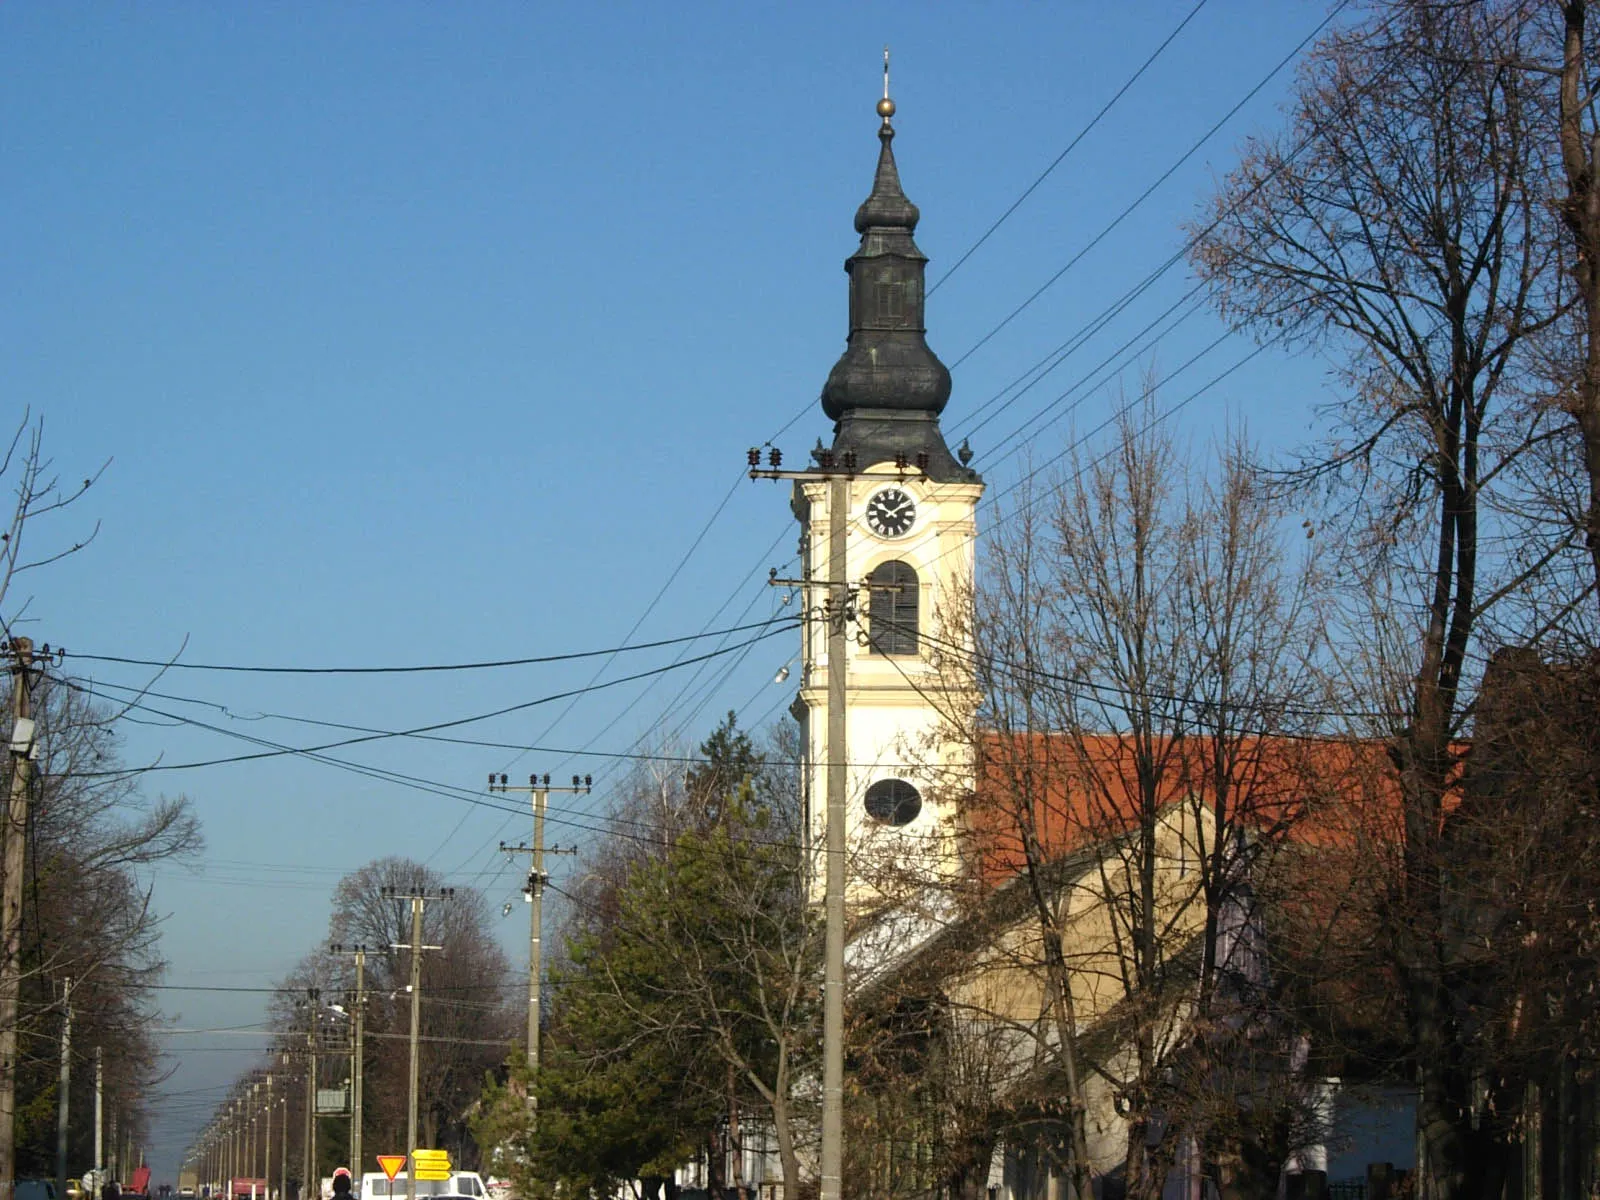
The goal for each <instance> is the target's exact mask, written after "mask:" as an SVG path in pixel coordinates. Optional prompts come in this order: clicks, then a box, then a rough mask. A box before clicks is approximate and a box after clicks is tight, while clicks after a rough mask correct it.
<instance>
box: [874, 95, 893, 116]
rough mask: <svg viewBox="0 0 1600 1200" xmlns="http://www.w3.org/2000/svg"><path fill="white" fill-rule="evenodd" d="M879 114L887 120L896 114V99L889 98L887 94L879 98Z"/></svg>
mask: <svg viewBox="0 0 1600 1200" xmlns="http://www.w3.org/2000/svg"><path fill="white" fill-rule="evenodd" d="M878 115H879V116H880V117H882V118H883V119H884V120H885V121H887V120H888V119H889V118H890V117H892V116H894V101H893V100H891V99H889V97H887V96H885V97H884V98H883V99H882V100H879V101H878Z"/></svg>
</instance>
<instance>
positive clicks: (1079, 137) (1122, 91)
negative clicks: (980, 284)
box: [928, 0, 1206, 296]
mask: <svg viewBox="0 0 1600 1200" xmlns="http://www.w3.org/2000/svg"><path fill="white" fill-rule="evenodd" d="M1205 6H1206V0H1200V2H1199V3H1198V4H1196V5H1195V6H1194V7H1193V8H1191V9H1190V10H1189V13H1188V15H1187V16H1185V17H1184V18H1183V20H1181V21H1179V22H1178V24H1177V27H1176V28H1174V29H1173V31H1172V32H1171V33H1169V34H1167V36H1166V37H1165V38H1163V39H1162V42H1161V44H1160V45H1159V46H1157V47H1156V48H1155V49H1154V50H1152V51H1151V52H1150V56H1149V57H1148V58H1146V59H1145V60H1144V62H1142V63H1140V64H1139V69H1138V70H1137V71H1135V72H1134V73H1133V74H1132V75H1130V76H1128V78H1127V79H1126V80H1125V81H1124V82H1123V84H1122V86H1121V87H1119V88H1118V89H1117V90H1116V91H1115V92H1114V93H1113V94H1112V96H1111V99H1109V100H1107V101H1106V102H1105V103H1104V104H1102V105H1101V106H1100V111H1098V112H1097V113H1095V114H1094V116H1092V117H1090V118H1089V122H1088V124H1086V125H1085V126H1084V127H1083V128H1082V129H1080V130H1078V132H1077V134H1076V135H1075V136H1074V137H1073V139H1072V140H1071V141H1070V142H1068V143H1067V148H1066V149H1065V150H1063V151H1062V152H1061V153H1060V154H1058V155H1056V156H1055V158H1054V159H1053V160H1052V161H1051V163H1050V165H1049V166H1048V167H1046V168H1045V169H1044V170H1043V171H1042V172H1041V173H1040V174H1039V177H1038V178H1037V179H1035V180H1034V181H1033V182H1032V183H1030V184H1029V185H1028V186H1027V187H1026V188H1024V189H1023V191H1022V195H1020V196H1018V197H1017V198H1016V199H1015V200H1013V201H1012V202H1011V205H1010V207H1008V208H1007V209H1006V210H1005V212H1003V213H1001V214H1000V215H999V216H998V217H997V218H995V221H994V224H992V225H990V226H989V228H987V229H985V230H984V231H983V234H982V236H981V237H979V238H978V240H977V241H975V242H973V243H972V245H971V246H969V247H967V249H966V252H965V253H963V254H962V255H961V257H960V258H958V259H956V261H955V262H954V264H952V265H951V267H950V269H949V270H948V271H946V272H945V273H944V274H943V275H941V276H939V278H938V279H937V280H935V281H934V284H933V286H932V287H930V288H929V289H928V295H930V296H931V295H933V293H935V292H937V291H938V290H939V289H940V288H941V287H943V286H944V283H945V280H947V279H949V278H950V276H952V275H954V274H955V273H956V272H957V271H959V270H960V269H961V265H962V264H963V263H965V262H966V261H967V259H969V258H971V257H972V256H973V255H974V254H976V253H977V252H978V248H979V247H980V246H982V245H983V244H984V243H985V242H987V241H988V240H989V238H990V237H991V236H993V234H994V232H995V230H997V229H999V228H1000V226H1002V225H1004V224H1005V223H1006V219H1007V218H1008V217H1010V216H1011V214H1012V213H1014V212H1016V211H1017V209H1019V208H1021V207H1022V203H1023V201H1025V200H1026V199H1027V198H1028V197H1029V196H1031V195H1033V193H1034V192H1035V191H1036V190H1037V189H1038V187H1039V185H1040V184H1041V183H1043V182H1044V181H1045V180H1046V179H1048V178H1050V175H1051V173H1052V172H1054V171H1055V169H1056V168H1057V167H1059V166H1060V165H1061V164H1062V162H1063V161H1064V160H1065V159H1066V157H1067V155H1069V154H1071V153H1072V152H1073V151H1074V150H1076V149H1077V147H1078V143H1079V142H1081V141H1083V139H1084V138H1085V137H1087V136H1088V135H1089V132H1090V131H1091V130H1092V129H1094V127H1095V126H1096V125H1098V124H1100V120H1101V118H1103V117H1104V116H1105V115H1106V114H1107V113H1109V112H1110V111H1111V110H1112V108H1113V107H1115V105H1116V103H1117V101H1119V100H1121V99H1122V97H1123V96H1124V95H1126V94H1127V92H1128V90H1129V89H1130V88H1131V87H1133V85H1134V84H1136V83H1138V82H1139V80H1140V78H1141V77H1142V76H1143V75H1144V73H1145V72H1146V71H1148V70H1149V69H1150V67H1151V66H1152V65H1153V64H1154V63H1155V61H1156V59H1158V58H1160V57H1161V53H1162V51H1164V50H1165V49H1166V48H1167V47H1168V46H1170V45H1172V43H1173V41H1174V39H1176V38H1177V36H1178V35H1179V34H1180V33H1182V32H1183V31H1184V29H1185V27H1187V26H1188V24H1189V22H1190V21H1192V20H1194V19H1195V17H1196V16H1197V15H1198V14H1199V12H1200V10H1201V9H1202V8H1204V7H1205Z"/></svg>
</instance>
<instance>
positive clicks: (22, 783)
mask: <svg viewBox="0 0 1600 1200" xmlns="http://www.w3.org/2000/svg"><path fill="white" fill-rule="evenodd" d="M45 652H46V653H49V647H48V646H47V647H45ZM5 654H6V657H8V658H9V659H10V660H11V793H10V800H9V802H8V803H7V806H6V820H5V849H4V852H3V860H0V955H3V957H0V1200H12V1196H13V1194H14V1192H15V1189H16V1182H17V1170H16V1168H17V997H18V995H19V993H20V992H21V989H22V871H23V866H24V864H25V862H26V857H25V851H26V849H27V845H28V785H29V781H30V778H31V776H32V774H33V759H34V757H35V749H36V746H37V743H36V740H35V737H34V725H33V716H32V706H31V699H32V698H31V696H30V695H29V692H28V689H29V687H30V685H31V682H32V680H31V675H32V668H33V642H32V641H31V640H30V639H28V638H25V637H19V638H12V639H11V644H10V645H9V646H7V647H6V648H5Z"/></svg>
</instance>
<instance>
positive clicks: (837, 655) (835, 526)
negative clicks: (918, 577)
mask: <svg viewBox="0 0 1600 1200" xmlns="http://www.w3.org/2000/svg"><path fill="white" fill-rule="evenodd" d="M886 69H887V68H886ZM815 457H816V459H817V465H816V466H815V467H814V468H812V469H810V470H805V471H784V470H781V469H780V468H781V466H782V463H783V455H782V454H781V453H780V452H779V451H778V450H776V449H772V450H770V451H769V453H768V457H767V466H766V467H765V468H763V467H762V465H761V451H760V450H759V449H755V448H752V449H751V450H750V452H749V455H748V458H747V462H748V465H749V468H750V478H751V479H773V480H777V479H789V480H794V481H796V482H799V483H810V484H819V483H823V482H826V483H827V485H828V577H827V579H826V580H825V581H822V582H823V585H824V586H825V587H826V588H827V603H826V604H825V605H824V606H823V610H822V617H823V619H824V620H825V621H826V622H827V625H828V724H827V768H828V769H827V777H826V787H827V809H826V812H827V829H826V834H825V837H824V846H823V857H824V866H825V873H824V879H823V901H822V908H823V920H824V923H825V924H824V937H823V967H822V973H823V978H822V1147H821V1151H822V1152H821V1176H822V1178H821V1180H820V1184H821V1186H820V1188H819V1193H818V1194H819V1200H842V1196H843V1191H844V990H845V986H844V985H845V968H844V924H845V904H844V894H845V815H846V813H845V802H846V796H847V794H848V791H849V784H850V759H849V755H848V747H847V746H846V744H845V731H846V729H847V723H846V720H845V718H846V715H847V714H846V709H845V703H846V698H847V696H848V692H847V690H846V671H847V661H846V654H847V653H848V650H847V642H848V634H849V625H850V622H851V621H853V620H854V619H855V617H856V591H855V589H853V588H852V587H851V586H850V582H849V579H848V577H847V572H848V555H847V547H848V543H847V541H846V532H847V530H848V526H849V516H850V484H851V482H852V481H853V480H856V479H879V478H883V479H896V480H899V481H900V482H902V483H903V482H905V480H906V478H907V477H908V476H912V475H923V474H925V473H926V471H927V465H928V464H927V455H926V454H918V455H917V456H916V463H915V465H914V466H913V464H912V463H911V462H910V460H909V459H908V457H907V456H906V455H904V454H902V455H899V456H898V457H897V459H896V462H895V470H894V471H893V472H884V471H858V470H856V456H855V454H854V452H853V451H847V452H846V453H845V454H844V455H843V456H842V461H841V459H840V458H836V457H835V455H834V452H833V451H831V450H818V451H816V452H815ZM770 582H772V583H774V584H779V585H784V586H793V585H797V584H798V585H800V586H802V587H805V588H806V589H808V590H809V589H810V588H811V587H813V586H815V585H816V584H817V582H818V581H816V580H813V579H800V580H790V579H778V578H777V571H776V570H774V571H773V573H772V579H771V580H770ZM809 665H810V664H808V666H809Z"/></svg>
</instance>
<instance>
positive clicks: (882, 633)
mask: <svg viewBox="0 0 1600 1200" xmlns="http://www.w3.org/2000/svg"><path fill="white" fill-rule="evenodd" d="M867 583H868V584H869V585H870V587H871V591H872V599H871V601H870V602H869V603H868V606H867V622H868V627H869V632H868V638H869V645H870V646H871V648H872V652H873V653H874V654H915V653H916V652H917V607H918V606H917V600H918V595H917V592H918V584H917V573H916V571H915V570H913V569H912V567H911V565H910V564H909V563H903V562H899V561H895V562H886V563H880V564H879V565H878V567H877V568H876V569H875V570H874V571H873V572H872V574H871V575H869V576H868V577H867Z"/></svg>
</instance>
